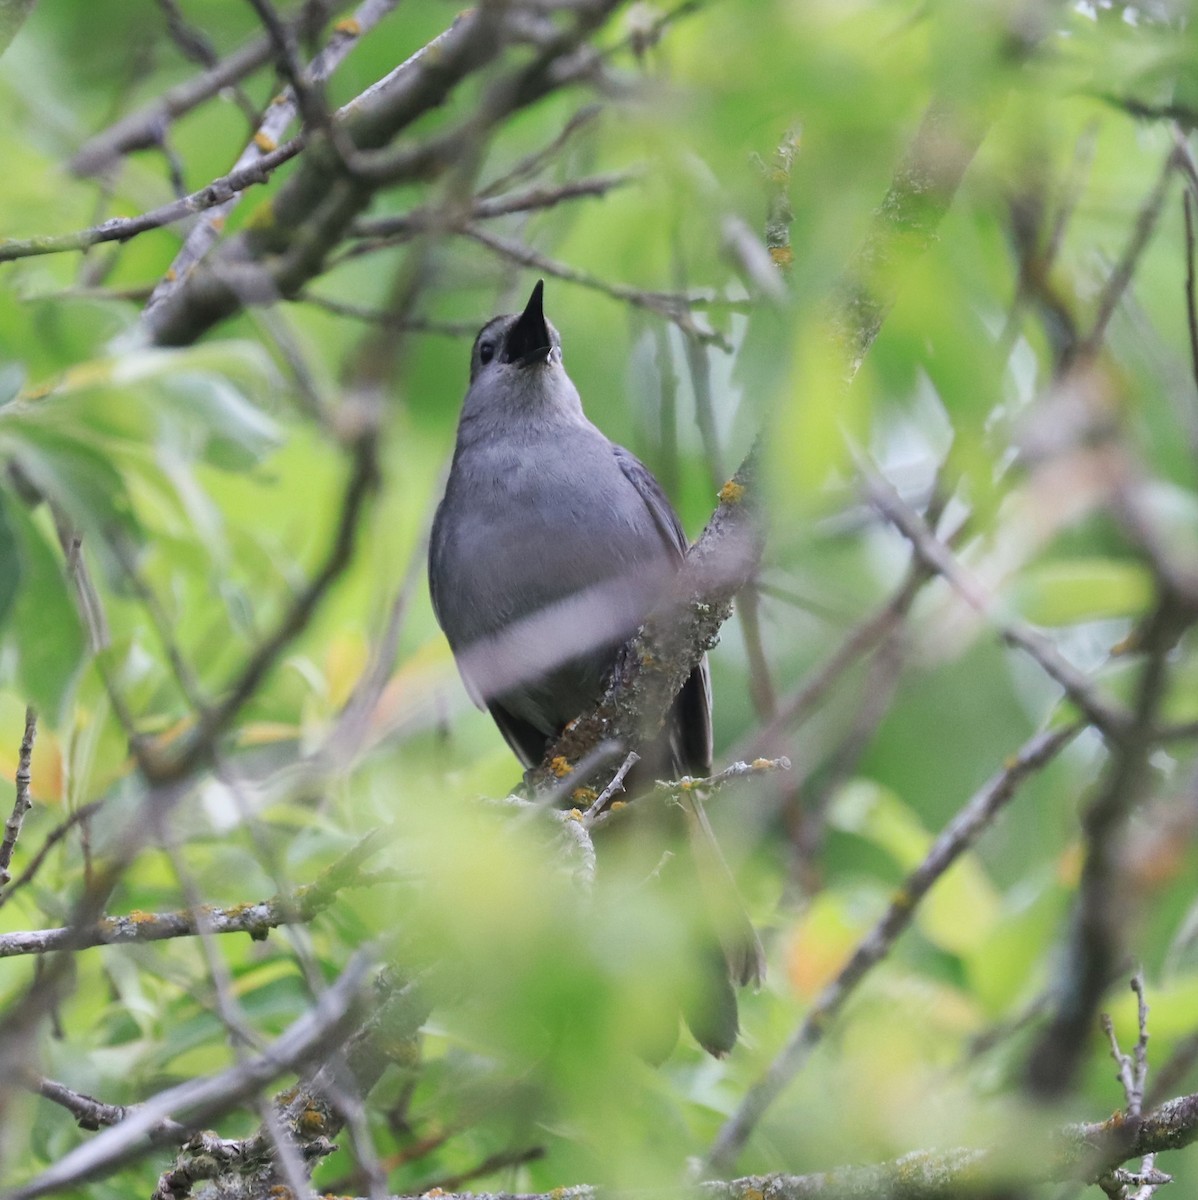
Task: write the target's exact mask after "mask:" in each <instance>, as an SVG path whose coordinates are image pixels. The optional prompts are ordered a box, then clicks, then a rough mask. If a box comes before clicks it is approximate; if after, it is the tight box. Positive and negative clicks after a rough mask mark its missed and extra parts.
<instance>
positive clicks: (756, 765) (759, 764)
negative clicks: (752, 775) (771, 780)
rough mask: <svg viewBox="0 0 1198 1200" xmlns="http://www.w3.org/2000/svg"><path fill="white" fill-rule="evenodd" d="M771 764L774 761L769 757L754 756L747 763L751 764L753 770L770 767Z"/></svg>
mask: <svg viewBox="0 0 1198 1200" xmlns="http://www.w3.org/2000/svg"><path fill="white" fill-rule="evenodd" d="M773 765H774V761H773V759H771V758H755V759H753V761H752V762H751V763H750V764H749V766H751V767H752V768H753V769H754V770H755V771H764V770H766V769H767V768H768V767H772V766H773Z"/></svg>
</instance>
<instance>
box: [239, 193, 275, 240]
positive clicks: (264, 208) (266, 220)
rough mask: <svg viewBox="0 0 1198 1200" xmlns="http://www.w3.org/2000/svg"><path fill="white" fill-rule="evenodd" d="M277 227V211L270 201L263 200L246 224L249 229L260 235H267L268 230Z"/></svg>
mask: <svg viewBox="0 0 1198 1200" xmlns="http://www.w3.org/2000/svg"><path fill="white" fill-rule="evenodd" d="M274 226H275V210H274V206H273V205H272V204H271V202H270V201H269V200H263V201H262V203H261V204H259V205H258V207H257V208H255V209H254V211H253V212H252V213H250V216H249V219H248V220H247V221H246V223H245V227H246V228H247V229H252V230H255V231H256V232H258V233H265V232H266V230H268V229H273V228H274Z"/></svg>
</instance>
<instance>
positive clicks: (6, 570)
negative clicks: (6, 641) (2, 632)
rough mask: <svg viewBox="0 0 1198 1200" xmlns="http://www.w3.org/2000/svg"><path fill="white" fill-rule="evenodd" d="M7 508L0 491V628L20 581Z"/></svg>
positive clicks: (16, 552)
mask: <svg viewBox="0 0 1198 1200" xmlns="http://www.w3.org/2000/svg"><path fill="white" fill-rule="evenodd" d="M7 508H8V501H7V498H6V497H5V495H4V493H3V492H0V628H2V627H3V626H4V623H5V621H7V620H8V614H9V611H10V610H11V609H12V606H13V602H14V601H15V600H16V598H17V592H18V590H19V588H20V583H21V552H20V548H19V547H18V545H17V539H16V536H15V535H14V533H13V530H12V525H11V524H10V523H9V520H8V513H7Z"/></svg>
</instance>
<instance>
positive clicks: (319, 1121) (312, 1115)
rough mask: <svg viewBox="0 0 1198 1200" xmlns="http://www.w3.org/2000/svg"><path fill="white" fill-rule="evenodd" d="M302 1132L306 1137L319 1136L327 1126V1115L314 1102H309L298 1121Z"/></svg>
mask: <svg viewBox="0 0 1198 1200" xmlns="http://www.w3.org/2000/svg"><path fill="white" fill-rule="evenodd" d="M296 1124H297V1125H298V1126H299V1131H300V1133H302V1134H304V1135H305V1136H306V1137H319V1136H320V1135H321V1134H322V1133H324V1131H325V1129H326V1128H327V1122H326V1121H325V1115H324V1113H322V1112H321V1111H320V1109H319V1108H317V1107H316V1106H315V1105H313V1104H309V1105H308V1107H307V1108H305V1109H304V1111H303V1112H302V1113H300V1115H299V1119H298V1120H297V1121H296Z"/></svg>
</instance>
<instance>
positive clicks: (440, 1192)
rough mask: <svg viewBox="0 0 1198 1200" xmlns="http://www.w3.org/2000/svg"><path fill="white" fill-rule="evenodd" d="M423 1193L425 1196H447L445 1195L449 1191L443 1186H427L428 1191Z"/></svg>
mask: <svg viewBox="0 0 1198 1200" xmlns="http://www.w3.org/2000/svg"><path fill="white" fill-rule="evenodd" d="M424 1194H425V1195H426V1196H447V1195H449V1193H448V1192H447V1191H446V1190H445V1189H444V1188H437V1187H435V1188H429V1189H428V1191H427V1192H425V1193H424Z"/></svg>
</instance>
